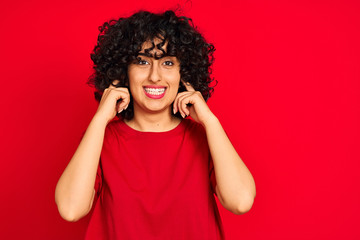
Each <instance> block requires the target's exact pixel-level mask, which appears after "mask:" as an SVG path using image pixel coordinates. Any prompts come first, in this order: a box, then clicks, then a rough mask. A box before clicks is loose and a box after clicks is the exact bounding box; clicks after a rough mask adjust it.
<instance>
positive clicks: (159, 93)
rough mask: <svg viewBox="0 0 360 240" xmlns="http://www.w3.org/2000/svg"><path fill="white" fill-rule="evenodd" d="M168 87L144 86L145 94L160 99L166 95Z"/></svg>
mask: <svg viewBox="0 0 360 240" xmlns="http://www.w3.org/2000/svg"><path fill="white" fill-rule="evenodd" d="M165 91H166V87H144V92H145V95H146V96H148V97H149V98H153V99H159V98H162V97H163V96H164V95H165Z"/></svg>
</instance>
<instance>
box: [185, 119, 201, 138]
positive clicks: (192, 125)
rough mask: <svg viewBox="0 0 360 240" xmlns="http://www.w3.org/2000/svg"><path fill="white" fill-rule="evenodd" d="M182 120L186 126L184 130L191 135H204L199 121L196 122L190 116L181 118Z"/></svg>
mask: <svg viewBox="0 0 360 240" xmlns="http://www.w3.org/2000/svg"><path fill="white" fill-rule="evenodd" d="M183 121H184V124H185V126H186V131H187V132H189V133H191V135H197V136H204V135H206V132H205V129H204V127H203V126H202V125H201V124H200V123H197V122H195V121H194V120H192V119H190V118H186V119H183Z"/></svg>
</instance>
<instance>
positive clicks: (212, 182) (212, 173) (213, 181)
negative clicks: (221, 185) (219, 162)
mask: <svg viewBox="0 0 360 240" xmlns="http://www.w3.org/2000/svg"><path fill="white" fill-rule="evenodd" d="M209 179H210V185H211V190H212V191H213V193H214V194H215V195H216V196H217V194H216V191H215V188H216V178H215V170H214V163H213V160H212V158H211V155H210V153H209Z"/></svg>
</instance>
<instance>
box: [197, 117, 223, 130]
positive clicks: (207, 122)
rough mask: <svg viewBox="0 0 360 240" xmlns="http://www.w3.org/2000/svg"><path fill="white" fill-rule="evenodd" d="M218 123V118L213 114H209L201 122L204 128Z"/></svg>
mask: <svg viewBox="0 0 360 240" xmlns="http://www.w3.org/2000/svg"><path fill="white" fill-rule="evenodd" d="M218 123H219V119H218V118H217V117H216V116H215V115H214V114H211V115H210V116H209V117H207V118H206V119H205V120H204V121H203V122H202V123H201V124H202V125H203V127H204V128H205V129H210V128H211V127H212V126H214V125H216V124H218Z"/></svg>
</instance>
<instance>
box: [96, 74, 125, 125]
mask: <svg viewBox="0 0 360 240" xmlns="http://www.w3.org/2000/svg"><path fill="white" fill-rule="evenodd" d="M118 82H119V80H114V81H113V82H112V83H113V84H114V85H116V84H117V83H118ZM119 99H121V100H122V101H120V102H118V103H117V101H118V100H119ZM129 103H130V94H129V90H128V89H127V88H125V87H119V88H116V87H114V86H113V85H111V84H110V86H109V87H108V88H106V89H105V90H104V93H103V95H102V97H101V100H100V103H99V107H98V109H97V111H96V113H95V115H97V116H101V117H102V118H104V119H105V120H106V123H108V122H110V121H111V120H112V119H113V118H114V117H115V115H116V113H120V112H121V111H123V110H124V109H126V108H127V107H128V105H129Z"/></svg>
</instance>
